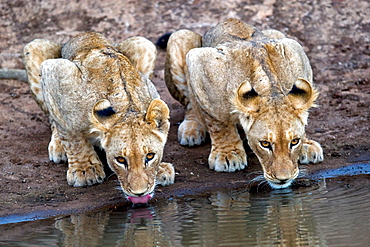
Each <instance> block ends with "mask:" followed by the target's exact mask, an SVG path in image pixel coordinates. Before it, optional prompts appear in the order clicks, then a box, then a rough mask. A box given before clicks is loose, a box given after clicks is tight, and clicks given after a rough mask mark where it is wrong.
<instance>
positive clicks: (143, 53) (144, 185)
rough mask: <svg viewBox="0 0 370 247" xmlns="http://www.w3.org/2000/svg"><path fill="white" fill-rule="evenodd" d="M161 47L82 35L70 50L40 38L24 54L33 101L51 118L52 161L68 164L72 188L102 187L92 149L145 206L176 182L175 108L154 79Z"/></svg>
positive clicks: (99, 167) (70, 44)
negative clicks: (170, 146) (169, 146)
mask: <svg viewBox="0 0 370 247" xmlns="http://www.w3.org/2000/svg"><path fill="white" fill-rule="evenodd" d="M155 58H156V48H155V46H154V44H153V43H151V42H150V41H149V40H147V39H145V38H142V37H134V38H130V39H128V40H126V41H124V42H122V43H120V44H116V45H113V44H111V43H110V42H109V41H108V40H107V39H106V38H104V37H103V36H102V35H100V34H97V33H83V34H80V35H77V36H76V37H74V38H72V39H71V40H70V41H69V42H67V43H66V44H65V45H64V46H60V45H58V44H55V43H53V42H51V41H48V40H43V39H38V40H34V41H32V42H31V43H29V44H28V45H26V46H25V48H24V62H25V66H26V69H27V74H28V80H29V84H30V87H31V91H32V93H33V96H34V98H35V100H36V102H37V103H38V105H39V106H40V107H41V108H42V109H43V110H44V111H45V112H46V113H47V114H48V115H49V117H50V124H51V130H52V137H51V141H50V143H49V157H50V159H51V160H52V161H54V162H56V163H58V162H61V161H67V160H68V167H69V168H68V172H67V181H68V184H70V185H72V186H76V187H78V186H86V185H93V184H96V183H101V182H103V180H104V178H105V173H104V170H103V167H102V163H101V161H100V160H99V157H98V155H97V154H96V152H95V151H94V147H93V146H98V147H100V148H102V149H103V150H104V151H105V152H106V157H107V163H108V164H109V166H110V168H111V169H112V170H113V171H114V172H115V173H116V174H117V176H118V180H119V181H120V184H121V187H122V190H123V191H124V193H125V194H126V196H127V198H128V199H129V200H131V201H132V202H133V203H146V202H147V201H148V200H149V199H150V198H151V197H152V195H153V191H154V187H155V185H156V184H161V185H168V184H172V183H173V182H174V168H173V166H172V165H171V164H169V163H161V159H162V154H163V148H164V145H165V143H166V140H167V135H168V131H169V109H168V107H167V105H166V104H165V103H164V102H163V101H162V100H160V99H159V94H158V92H157V91H156V89H155V87H154V85H153V84H152V82H151V81H150V79H149V78H150V77H151V75H152V72H153V69H154V63H155Z"/></svg>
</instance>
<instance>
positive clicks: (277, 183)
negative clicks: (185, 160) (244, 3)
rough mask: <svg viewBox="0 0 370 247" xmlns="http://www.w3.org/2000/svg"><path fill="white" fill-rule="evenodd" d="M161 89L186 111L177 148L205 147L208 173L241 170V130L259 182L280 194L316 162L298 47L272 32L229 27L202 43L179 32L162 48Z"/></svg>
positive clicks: (305, 65)
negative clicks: (163, 71) (262, 179)
mask: <svg viewBox="0 0 370 247" xmlns="http://www.w3.org/2000/svg"><path fill="white" fill-rule="evenodd" d="M166 83H167V86H168V88H169V90H170V92H171V94H172V95H173V96H174V97H175V98H176V99H177V100H179V101H180V102H181V103H182V104H184V105H185V106H186V114H185V119H184V121H183V122H182V123H181V125H180V127H179V130H178V138H179V141H180V143H181V144H182V145H189V146H193V145H199V144H200V143H201V142H202V141H204V139H205V136H206V131H208V132H209V134H210V137H211V141H212V150H211V154H210V156H209V159H208V162H209V167H210V168H211V169H214V170H216V171H227V172H233V171H236V170H240V169H243V168H244V167H245V166H246V165H247V159H246V153H245V151H244V148H243V143H242V141H241V139H240V137H239V134H238V131H237V128H236V126H235V125H236V124H238V123H240V124H241V125H242V127H243V129H244V131H245V133H246V135H247V138H248V142H249V145H250V147H251V148H252V150H253V151H254V152H255V154H256V155H257V157H258V159H259V161H260V163H261V165H262V168H263V171H264V176H265V178H266V180H267V181H268V182H269V183H270V185H271V186H272V187H274V188H284V187H287V186H289V185H290V184H291V182H292V181H293V180H294V179H295V178H296V177H297V175H298V171H299V170H298V164H297V162H298V160H299V161H300V162H301V163H309V162H318V161H322V160H323V153H322V148H321V146H320V144H319V143H317V142H315V141H312V140H308V139H306V137H305V125H306V123H307V117H308V109H309V108H310V107H312V106H313V104H314V100H315V99H316V98H317V95H318V93H317V92H316V90H315V89H314V88H313V86H312V71H311V67H310V64H309V61H308V58H307V57H306V55H305V53H304V51H303V49H302V47H301V46H300V45H299V44H298V43H297V42H295V41H294V40H292V39H288V38H285V36H284V35H283V34H282V33H280V32H278V31H275V30H269V31H264V32H260V31H259V30H257V29H255V28H253V27H251V26H249V25H247V24H244V23H242V22H240V21H239V20H236V19H229V20H227V21H226V22H224V23H221V24H219V25H217V26H216V27H215V28H213V29H211V30H210V31H209V32H208V33H206V34H205V35H204V36H203V37H201V36H200V35H198V34H196V33H194V32H192V31H188V30H180V31H177V32H175V33H174V34H172V35H171V37H170V39H169V41H168V46H167V60H166Z"/></svg>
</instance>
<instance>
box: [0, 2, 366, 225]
mask: <svg viewBox="0 0 370 247" xmlns="http://www.w3.org/2000/svg"><path fill="white" fill-rule="evenodd" d="M261 2H263V3H261ZM0 7H1V8H0V68H8V69H24V66H23V63H22V58H21V55H20V54H21V50H22V48H23V46H24V45H25V44H26V43H28V42H30V41H32V40H33V39H35V38H46V39H50V40H53V41H55V42H59V43H65V42H66V41H67V40H68V39H69V38H71V37H72V36H73V35H75V34H77V33H80V32H84V31H95V32H100V33H103V34H104V35H106V36H107V37H108V38H109V39H110V40H111V41H112V42H119V41H121V40H124V39H126V38H128V37H131V36H136V35H141V36H144V37H147V38H148V39H150V40H151V41H153V42H156V40H157V39H158V37H160V36H161V35H162V34H164V33H166V32H172V31H175V30H178V29H181V28H187V29H191V30H193V31H196V32H198V33H200V34H203V33H204V32H205V31H207V30H208V29H209V28H210V27H212V26H214V25H215V24H217V23H218V22H221V21H223V20H225V19H227V18H230V17H234V18H239V19H241V20H243V21H245V22H248V23H250V24H252V25H255V26H256V27H258V28H260V29H266V28H275V29H278V30H281V31H283V32H284V33H285V34H287V35H288V36H289V37H291V38H293V39H296V40H297V41H298V42H300V43H301V44H302V46H303V47H304V49H305V51H306V52H307V55H308V57H309V59H310V61H311V64H312V68H313V72H314V81H315V83H316V86H317V87H318V89H319V90H320V96H319V99H318V101H317V103H318V104H319V107H318V108H315V109H312V110H311V114H310V118H309V124H308V126H307V133H308V136H309V137H310V138H312V139H314V140H316V141H319V142H320V143H321V144H322V146H323V148H324V152H325V161H324V162H322V163H320V164H316V165H309V166H306V167H305V168H306V169H307V171H308V173H311V172H315V171H318V170H322V169H328V168H334V167H341V166H344V165H348V164H351V163H358V162H368V161H369V160H370V150H369V149H370V124H369V121H370V82H369V75H370V69H369V63H370V57H369V55H370V48H369V45H370V40H369V39H370V36H369V31H370V17H369V9H370V3H369V1H367V0H358V1H352V0H331V1H330V0H311V1H306V0H289V1H288V0H285V1H283V0H282V1H274V0H264V1H255V0H246V1H216V0H214V1H202V0H188V1H183V0H176V1H170V0H167V1H154V0H153V1H152V0H147V1H143V0H142V1H128V0H122V1H115V0H106V1H99V0H86V1H77V0H73V1H42V0H37V1H36V0H31V1H30V0H14V1H1V2H0ZM164 57H165V51H164V50H161V49H158V61H157V66H156V70H155V76H154V79H153V81H154V83H155V84H156V86H157V88H158V90H159V92H160V94H161V95H162V98H163V99H164V100H165V101H166V102H167V103H168V105H169V107H170V108H171V133H170V135H169V139H168V143H167V145H166V149H165V154H164V161H167V162H172V163H173V164H174V166H175V169H176V173H177V176H176V183H175V184H174V185H171V186H168V187H158V188H157V189H156V196H155V199H153V200H152V201H151V203H156V201H157V200H166V199H168V198H171V197H175V198H178V197H184V196H188V195H192V194H198V193H199V194H201V193H205V192H207V191H210V190H214V189H220V188H240V187H246V186H247V185H248V182H249V181H250V180H251V179H252V178H254V177H256V176H257V175H259V174H260V173H259V172H260V170H261V168H260V166H259V164H258V162H257V159H256V158H255V156H254V155H253V153H251V152H250V151H249V152H248V154H249V156H248V161H249V166H248V168H247V169H245V170H244V171H241V172H236V173H216V172H214V171H211V170H209V169H208V165H207V157H208V154H209V150H210V145H209V143H206V144H205V145H203V146H200V147H197V148H187V147H182V146H180V145H179V144H178V143H177V137H176V132H177V128H178V123H179V122H180V121H181V120H182V116H183V113H184V111H183V108H182V106H181V105H180V104H179V103H177V102H176V101H175V100H173V99H172V98H171V96H170V95H169V93H168V91H167V89H166V88H165V85H164V78H163V74H164V72H163V68H164ZM49 138H50V128H49V123H48V119H47V117H46V116H45V115H44V114H43V113H42V111H41V110H40V109H39V108H38V106H37V105H36V103H35V102H34V101H33V99H32V98H31V95H30V91H29V88H28V85H27V83H25V82H22V81H18V80H0V140H1V141H0V143H1V144H0V217H3V216H9V215H14V214H21V215H25V214H28V215H33V216H35V217H38V216H43V217H44V216H48V215H58V214H65V213H73V212H80V211H83V210H90V209H96V208H99V207H103V206H107V207H113V206H122V205H128V202H127V201H126V199H124V198H123V197H122V194H120V192H119V190H118V189H117V186H118V184H117V182H116V181H115V179H116V177H115V175H112V176H110V177H109V178H108V179H107V181H105V182H104V183H103V184H101V185H97V186H93V187H89V188H73V187H70V186H68V185H67V183H66V179H65V174H66V170H67V166H66V164H54V163H52V162H50V161H49V160H48V153H47V146H48V142H49ZM369 176H370V175H368V176H365V177H364V176H363V177H362V180H353V179H350V178H345V177H344V178H342V179H343V180H348V181H350V180H351V183H353V185H354V186H355V185H356V181H357V183H363V182H366V183H367V184H369V180H370V177H369ZM306 178H309V175H307V176H306ZM307 181H309V183H307ZM312 183H314V181H311V180H307V179H303V180H302V179H301V180H298V181H297V183H296V185H295V187H296V189H299V188H300V187H301V186H311V184H312ZM0 223H1V221H0Z"/></svg>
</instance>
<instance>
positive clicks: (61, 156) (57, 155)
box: [48, 135, 67, 163]
mask: <svg viewBox="0 0 370 247" xmlns="http://www.w3.org/2000/svg"><path fill="white" fill-rule="evenodd" d="M48 151H49V159H50V160H51V161H53V162H54V163H61V162H67V155H66V152H65V151H64V148H63V145H62V143H61V141H60V139H59V137H57V138H55V135H52V138H51V140H50V142H49V147H48Z"/></svg>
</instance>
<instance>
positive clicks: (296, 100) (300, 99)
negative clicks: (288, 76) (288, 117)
mask: <svg viewBox="0 0 370 247" xmlns="http://www.w3.org/2000/svg"><path fill="white" fill-rule="evenodd" d="M287 96H288V99H289V101H290V102H291V103H292V106H293V107H294V109H296V110H307V109H308V108H310V107H312V106H315V105H314V101H315V100H316V98H317V96H318V92H317V91H316V90H315V89H313V88H312V86H311V84H310V83H309V82H308V81H306V80H305V79H302V78H298V80H297V81H296V82H295V83H294V85H293V88H292V90H290V92H289V94H288V95H287Z"/></svg>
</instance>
